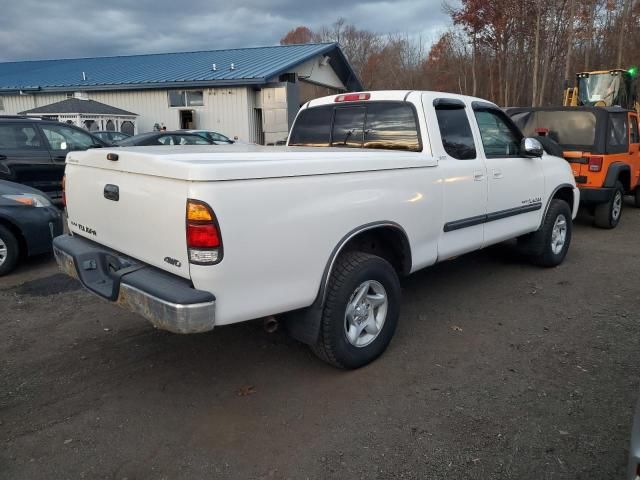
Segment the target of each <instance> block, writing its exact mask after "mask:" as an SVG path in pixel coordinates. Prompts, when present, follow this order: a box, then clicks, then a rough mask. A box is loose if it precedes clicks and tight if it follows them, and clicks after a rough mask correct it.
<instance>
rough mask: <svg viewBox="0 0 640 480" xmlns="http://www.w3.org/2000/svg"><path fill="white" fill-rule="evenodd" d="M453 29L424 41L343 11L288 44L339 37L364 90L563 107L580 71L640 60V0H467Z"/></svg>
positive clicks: (455, 9) (292, 34)
mask: <svg viewBox="0 0 640 480" xmlns="http://www.w3.org/2000/svg"><path fill="white" fill-rule="evenodd" d="M443 8H444V10H445V12H446V13H447V14H448V15H449V17H450V19H451V25H450V27H449V28H448V29H447V30H446V31H444V32H443V33H442V34H440V35H439V36H438V38H436V39H435V41H434V42H433V43H431V45H430V46H429V47H426V42H425V41H424V39H421V38H415V37H411V36H409V35H406V34H398V33H393V34H380V33H376V32H371V31H368V30H364V29H359V28H358V27H357V26H356V25H353V24H350V23H348V22H347V21H346V20H344V19H338V20H337V21H336V22H335V23H333V24H332V25H330V26H325V27H321V28H319V29H317V30H315V31H314V30H311V29H309V28H308V27H305V26H300V27H298V28H295V29H293V30H291V31H289V32H288V33H287V34H286V35H285V36H284V37H283V38H282V39H281V41H280V43H281V44H291V43H311V42H337V43H339V44H340V46H341V47H342V50H343V52H344V53H345V55H346V56H347V58H348V59H349V61H350V62H351V64H352V66H353V67H354V70H355V71H356V73H357V75H358V76H359V78H360V80H361V81H362V83H363V85H364V87H365V89H367V90H374V89H423V90H438V91H447V92H454V93H461V94H466V95H474V96H478V97H482V98H487V99H489V100H492V101H494V102H496V103H498V104H499V105H502V106H528V105H532V106H542V105H557V104H559V103H561V102H562V91H563V86H564V84H565V80H569V81H570V82H571V84H573V82H574V79H575V73H576V72H582V71H590V70H600V69H602V70H607V69H612V68H624V69H627V68H629V67H631V66H632V65H638V63H639V62H640V53H639V52H640V50H639V49H640V2H638V1H637V0H462V1H461V2H460V3H459V4H458V5H456V6H452V5H451V4H446V3H445V4H444V5H443Z"/></svg>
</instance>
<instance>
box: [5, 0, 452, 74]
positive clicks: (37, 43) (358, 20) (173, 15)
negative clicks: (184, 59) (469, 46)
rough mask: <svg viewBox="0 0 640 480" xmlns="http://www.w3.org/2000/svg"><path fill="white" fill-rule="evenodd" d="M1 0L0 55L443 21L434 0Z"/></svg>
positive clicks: (174, 46)
mask: <svg viewBox="0 0 640 480" xmlns="http://www.w3.org/2000/svg"><path fill="white" fill-rule="evenodd" d="M3 3H6V4H4V5H2V12H3V14H2V16H0V44H1V45H2V49H0V61H10V60H28V59H43V58H73V57H90V56H104V55H127V54H135V53H153V52H177V51H186V50H213V49H218V48H234V47H248V46H260V45H274V44H277V43H278V41H279V40H280V38H281V37H282V36H284V35H285V34H286V33H287V31H289V30H291V29H292V28H295V27H297V26H299V25H306V26H308V27H310V28H312V29H317V28H319V27H320V26H322V25H329V24H331V23H333V22H334V21H335V20H336V19H337V18H338V17H343V18H345V19H346V20H347V22H349V23H353V24H355V25H356V26H357V27H358V28H362V29H367V30H372V31H375V32H378V33H403V34H405V33H406V34H408V35H410V36H412V37H416V36H420V37H422V39H423V40H426V41H427V42H430V41H432V40H433V39H434V38H435V35H436V34H437V33H438V32H440V31H442V30H444V29H445V28H446V26H447V25H448V18H447V16H446V15H445V14H444V13H443V12H442V7H441V0H400V1H386V2H385V1H358V0H355V1H352V2H344V0H322V1H317V0H268V1H264V0H237V1H234V2H228V1H218V0H213V1H212V0H190V1H188V2H177V1H169V0H155V1H151V0H140V1H137V2H130V0H110V1H108V2H97V1H95V0H94V1H93V2H89V1H88V0H65V1H62V2H52V1H50V0H21V1H20V2H11V1H10V0H4V1H3ZM91 4H93V7H91V6H90V5H91Z"/></svg>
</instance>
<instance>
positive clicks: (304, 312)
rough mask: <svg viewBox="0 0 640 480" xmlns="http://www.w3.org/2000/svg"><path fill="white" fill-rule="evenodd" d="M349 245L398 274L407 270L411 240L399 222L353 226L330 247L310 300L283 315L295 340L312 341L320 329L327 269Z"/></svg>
mask: <svg viewBox="0 0 640 480" xmlns="http://www.w3.org/2000/svg"><path fill="white" fill-rule="evenodd" d="M350 249H353V250H355V251H362V252H365V253H371V254H373V255H377V256H379V257H382V258H384V259H385V260H387V261H388V262H389V263H390V264H391V265H392V266H393V267H394V269H395V270H396V272H397V273H398V275H399V276H402V275H408V274H409V273H410V272H411V267H412V257H411V244H410V242H409V237H408V235H407V233H406V231H405V230H404V228H402V226H400V225H399V224H398V223H396V222H392V221H379V222H372V223H368V224H365V225H361V226H359V227H357V228H354V229H353V230H351V231H350V232H348V233H347V234H346V235H344V236H343V237H342V238H341V239H340V241H339V242H338V243H337V244H336V245H335V247H334V248H333V250H332V251H331V254H330V255H329V258H328V259H327V262H326V265H325V268H324V271H323V274H322V279H321V282H320V287H319V289H318V294H317V296H316V299H315V301H314V302H313V304H311V306H309V307H306V308H303V309H301V310H296V311H295V312H289V313H286V314H284V315H283V320H284V323H285V324H286V326H287V330H288V331H289V334H290V335H291V336H292V337H293V338H295V339H296V340H298V341H300V342H303V343H306V344H309V345H313V344H315V342H316V340H317V338H318V334H319V331H320V321H321V313H322V308H323V306H324V301H325V296H326V292H327V285H328V283H329V277H330V275H331V271H332V270H333V268H334V266H335V262H336V259H337V258H338V257H339V256H340V254H341V253H343V252H345V251H349V250H350Z"/></svg>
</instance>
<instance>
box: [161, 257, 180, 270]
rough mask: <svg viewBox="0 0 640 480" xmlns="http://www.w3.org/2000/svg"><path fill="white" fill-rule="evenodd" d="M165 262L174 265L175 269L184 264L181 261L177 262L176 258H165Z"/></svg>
mask: <svg viewBox="0 0 640 480" xmlns="http://www.w3.org/2000/svg"><path fill="white" fill-rule="evenodd" d="M164 261H165V262H167V263H168V264H169V265H173V266H174V267H178V268H180V267H181V266H182V262H180V260H176V259H175V258H171V257H164Z"/></svg>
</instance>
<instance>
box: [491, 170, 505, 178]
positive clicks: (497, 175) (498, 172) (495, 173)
mask: <svg viewBox="0 0 640 480" xmlns="http://www.w3.org/2000/svg"><path fill="white" fill-rule="evenodd" d="M502 177H503V175H502V171H501V170H494V171H493V178H502Z"/></svg>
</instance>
